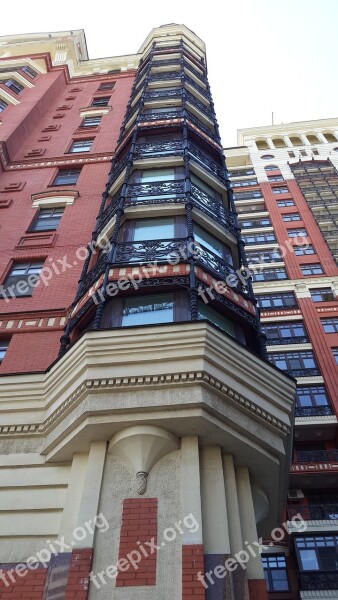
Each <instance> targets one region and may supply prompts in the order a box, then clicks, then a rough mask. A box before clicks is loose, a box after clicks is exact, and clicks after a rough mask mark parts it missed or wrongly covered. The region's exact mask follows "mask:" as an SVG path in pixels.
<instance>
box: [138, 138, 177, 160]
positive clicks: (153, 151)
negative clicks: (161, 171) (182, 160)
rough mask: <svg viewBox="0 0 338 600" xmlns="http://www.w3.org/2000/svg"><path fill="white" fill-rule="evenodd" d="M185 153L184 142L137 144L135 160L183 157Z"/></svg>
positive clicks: (164, 141) (167, 141)
mask: <svg viewBox="0 0 338 600" xmlns="http://www.w3.org/2000/svg"><path fill="white" fill-rule="evenodd" d="M183 151H184V150H183V140H163V141H155V142H145V143H143V144H137V145H136V147H135V155H134V156H135V159H142V158H155V157H156V158H162V157H166V156H172V155H174V156H182V155H183Z"/></svg>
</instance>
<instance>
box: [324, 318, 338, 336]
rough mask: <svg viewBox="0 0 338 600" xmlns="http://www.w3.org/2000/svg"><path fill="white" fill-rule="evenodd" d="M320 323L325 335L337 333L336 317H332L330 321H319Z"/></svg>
mask: <svg viewBox="0 0 338 600" xmlns="http://www.w3.org/2000/svg"><path fill="white" fill-rule="evenodd" d="M320 322H321V324H322V327H323V329H324V331H325V333H337V332H338V317H332V319H320Z"/></svg>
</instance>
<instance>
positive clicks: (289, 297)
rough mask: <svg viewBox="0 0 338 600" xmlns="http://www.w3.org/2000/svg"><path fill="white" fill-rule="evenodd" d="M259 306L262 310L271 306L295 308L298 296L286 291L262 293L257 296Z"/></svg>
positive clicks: (274, 307)
mask: <svg viewBox="0 0 338 600" xmlns="http://www.w3.org/2000/svg"><path fill="white" fill-rule="evenodd" d="M256 298H257V303H258V306H259V307H260V308H261V309H262V310H266V309H269V308H272V309H278V308H293V307H295V306H297V301H296V297H295V295H294V293H293V292H285V293H282V292H281V293H280V294H262V295H260V296H256Z"/></svg>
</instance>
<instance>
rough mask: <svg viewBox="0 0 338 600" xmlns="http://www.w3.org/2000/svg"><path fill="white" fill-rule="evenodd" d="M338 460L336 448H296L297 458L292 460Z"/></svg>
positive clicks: (314, 461) (299, 461)
mask: <svg viewBox="0 0 338 600" xmlns="http://www.w3.org/2000/svg"><path fill="white" fill-rule="evenodd" d="M337 460H338V450H298V452H297V458H296V459H295V461H294V462H297V463H301V462H313V463H323V462H336V461H337Z"/></svg>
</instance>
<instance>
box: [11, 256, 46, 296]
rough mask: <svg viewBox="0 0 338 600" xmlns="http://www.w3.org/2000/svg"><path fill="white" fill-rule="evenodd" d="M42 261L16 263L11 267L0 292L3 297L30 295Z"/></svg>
mask: <svg viewBox="0 0 338 600" xmlns="http://www.w3.org/2000/svg"><path fill="white" fill-rule="evenodd" d="M42 267H43V262H29V263H16V264H14V266H13V267H12V269H11V271H10V273H9V275H8V276H7V278H6V281H5V283H4V285H3V286H1V290H2V291H1V292H0V293H1V294H2V296H3V297H4V298H6V297H7V298H8V297H11V298H17V297H21V296H31V295H32V293H33V288H34V286H35V285H36V282H37V280H38V279H39V274H40V271H41V269H42Z"/></svg>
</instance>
